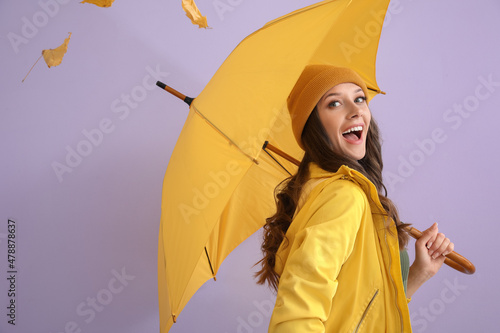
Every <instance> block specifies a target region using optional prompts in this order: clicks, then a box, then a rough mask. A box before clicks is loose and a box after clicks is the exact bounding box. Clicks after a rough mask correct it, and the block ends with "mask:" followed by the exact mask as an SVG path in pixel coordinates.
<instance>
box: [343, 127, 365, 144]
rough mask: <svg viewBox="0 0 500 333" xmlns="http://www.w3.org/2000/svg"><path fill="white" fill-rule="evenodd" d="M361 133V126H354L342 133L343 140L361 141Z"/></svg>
mask: <svg viewBox="0 0 500 333" xmlns="http://www.w3.org/2000/svg"><path fill="white" fill-rule="evenodd" d="M362 133H363V127H362V126H355V127H352V128H349V129H348V130H347V131H345V132H344V133H342V135H343V136H344V138H346V139H347V140H349V141H357V140H359V139H361V134H362Z"/></svg>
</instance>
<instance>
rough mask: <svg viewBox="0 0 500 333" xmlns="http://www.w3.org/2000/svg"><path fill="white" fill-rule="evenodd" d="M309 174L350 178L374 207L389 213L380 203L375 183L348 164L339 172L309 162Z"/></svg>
mask: <svg viewBox="0 0 500 333" xmlns="http://www.w3.org/2000/svg"><path fill="white" fill-rule="evenodd" d="M309 176H310V178H311V179H318V178H337V179H344V180H350V181H352V182H354V183H356V184H357V185H358V186H360V187H361V188H362V189H363V191H364V192H365V194H366V196H367V197H368V199H369V201H370V205H371V206H372V209H374V208H377V211H378V212H379V213H383V214H384V215H385V214H387V213H386V211H385V209H384V208H383V206H382V204H381V203H380V199H379V194H378V191H377V188H376V187H375V185H374V184H373V183H372V182H371V181H370V180H369V179H368V178H366V176H365V175H363V174H362V173H361V172H359V171H356V170H354V169H352V168H350V167H348V166H346V165H342V166H341V167H340V168H339V169H338V170H337V172H331V171H326V170H324V169H322V168H321V167H320V166H319V165H317V164H316V163H314V162H313V163H310V164H309Z"/></svg>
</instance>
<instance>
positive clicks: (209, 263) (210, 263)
mask: <svg viewBox="0 0 500 333" xmlns="http://www.w3.org/2000/svg"><path fill="white" fill-rule="evenodd" d="M205 254H206V255H207V260H208V265H209V266H210V270H211V271H212V276H213V277H214V281H217V278H216V277H215V273H214V269H213V268H212V262H211V261H210V257H209V256H208V251H207V247H206V246H205Z"/></svg>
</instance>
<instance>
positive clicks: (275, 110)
mask: <svg viewBox="0 0 500 333" xmlns="http://www.w3.org/2000/svg"><path fill="white" fill-rule="evenodd" d="M388 4H389V0H357V1H351V0H335V1H332V0H329V1H322V2H319V3H317V4H314V5H311V6H309V7H306V8H303V9H300V10H297V11H295V12H292V13H290V14H288V15H285V16H283V17H280V18H278V19H276V20H274V21H271V22H269V23H268V24H266V25H265V26H264V27H263V28H261V29H260V30H258V31H256V32H254V33H253V34H251V35H250V36H248V37H247V38H246V39H244V40H243V41H242V42H241V43H240V44H239V45H238V46H237V47H236V48H235V50H234V51H233V52H232V53H231V54H230V55H229V57H228V58H227V59H226V61H225V62H224V64H223V65H222V66H221V67H220V68H219V70H218V71H217V72H216V74H215V75H214V77H213V78H212V79H211V80H210V82H209V83H208V84H207V86H206V87H205V89H204V90H203V91H202V92H201V94H200V95H199V96H198V97H197V98H196V99H194V101H193V102H192V103H191V106H190V111H189V115H188V119H187V121H186V123H185V125H184V128H183V130H182V132H181V134H180V136H179V139H178V141H177V144H176V146H175V149H174V151H173V153H172V156H171V159H170V162H169V165H168V167H167V171H166V174H165V179H164V183H163V197H162V215H161V226H160V236H159V262H158V263H159V265H158V278H159V307H160V329H161V332H163V333H165V332H167V331H168V330H169V329H170V327H171V326H172V324H173V323H174V322H175V320H176V318H177V316H178V315H179V313H180V312H181V311H182V309H183V308H184V306H185V305H186V303H187V302H188V300H189V299H190V298H191V297H192V295H193V294H194V293H195V292H196V290H197V289H198V288H199V287H200V286H201V285H202V284H203V283H204V282H206V281H207V280H209V279H210V278H214V279H215V276H216V274H217V271H218V268H219V266H220V264H221V263H222V261H223V260H224V259H225V258H226V256H227V255H228V254H229V253H230V252H231V251H232V250H233V249H234V248H235V247H236V246H238V245H239V244H240V243H241V242H242V241H243V240H245V239H246V238H247V237H249V236H250V235H251V234H253V233H254V232H255V231H257V230H258V229H259V228H260V227H261V226H262V225H263V224H264V222H265V218H266V217H268V216H270V215H272V213H273V209H274V208H275V204H274V198H273V190H274V188H275V186H276V185H277V184H278V183H279V182H281V181H282V180H283V179H284V178H285V177H287V176H288V174H286V173H285V172H284V169H283V168H282V166H283V167H284V168H286V169H288V170H290V172H292V170H296V166H295V165H294V164H293V163H291V162H289V161H287V160H285V159H282V158H280V157H274V158H276V160H277V161H278V162H279V163H280V164H281V165H282V166H280V164H278V163H277V162H276V161H275V160H274V159H273V158H272V157H271V154H266V153H263V149H262V148H263V144H264V142H265V141H269V142H271V143H272V144H273V145H274V146H277V148H279V149H281V150H282V151H286V152H287V153H289V154H290V155H291V156H292V157H294V158H295V159H297V160H300V159H301V157H302V151H301V149H300V148H299V147H298V146H297V144H296V142H295V140H294V138H293V134H292V131H291V129H290V120H289V116H288V111H287V108H286V98H287V96H288V94H289V92H290V90H291V89H292V87H293V85H294V84H295V81H296V80H297V78H298V77H299V75H300V73H301V72H302V70H303V68H304V67H305V66H306V65H307V64H312V63H316V64H333V65H337V66H344V67H351V68H354V69H355V70H356V71H357V72H358V73H359V74H360V75H361V77H362V78H363V79H364V80H365V82H366V84H367V86H368V87H369V89H370V91H371V94H372V96H370V97H373V95H375V94H377V93H379V92H380V89H379V88H378V86H377V83H376V80H375V58H376V53H377V47H378V42H379V36H380V31H381V29H382V23H383V19H384V16H385V12H386V10H387V6H388Z"/></svg>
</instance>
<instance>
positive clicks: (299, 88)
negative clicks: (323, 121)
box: [287, 65, 368, 149]
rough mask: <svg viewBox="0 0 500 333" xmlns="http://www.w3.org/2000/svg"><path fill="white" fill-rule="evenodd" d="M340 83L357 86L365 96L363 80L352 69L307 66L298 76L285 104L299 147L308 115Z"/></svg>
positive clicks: (365, 89) (366, 94) (366, 91)
mask: <svg viewBox="0 0 500 333" xmlns="http://www.w3.org/2000/svg"><path fill="white" fill-rule="evenodd" d="M341 83H354V84H356V85H358V86H359V87H360V88H361V89H363V92H364V94H365V96H366V101H367V102H368V90H367V88H366V84H365V82H364V81H363V79H362V78H361V77H360V76H359V75H358V74H357V73H356V72H355V71H353V70H352V69H350V68H345V67H334V66H330V65H308V66H306V68H305V69H304V71H303V72H302V74H301V75H300V77H299V79H298V80H297V83H295V86H294V87H293V89H292V92H291V93H290V95H289V96H288V100H287V104H288V111H289V112H290V117H291V119H292V130H293V134H294V135H295V139H296V140H297V143H298V144H299V146H300V147H301V148H302V149H304V147H303V146H302V140H301V136H302V130H303V129H304V126H305V125H306V122H307V119H308V118H309V115H310V114H311V112H312V111H313V109H314V107H315V106H316V104H318V102H319V100H320V99H321V97H323V95H324V94H325V93H326V92H327V91H328V90H330V89H331V88H333V87H334V86H336V85H338V84H341Z"/></svg>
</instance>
